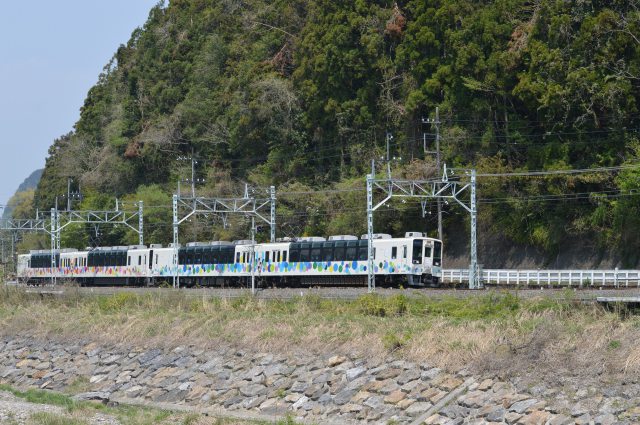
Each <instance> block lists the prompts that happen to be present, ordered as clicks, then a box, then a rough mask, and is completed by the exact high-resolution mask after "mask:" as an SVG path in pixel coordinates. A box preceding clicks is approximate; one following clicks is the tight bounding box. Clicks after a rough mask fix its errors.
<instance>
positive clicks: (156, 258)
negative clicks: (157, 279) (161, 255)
mask: <svg viewBox="0 0 640 425" xmlns="http://www.w3.org/2000/svg"><path fill="white" fill-rule="evenodd" d="M157 265H158V254H156V266H157Z"/></svg>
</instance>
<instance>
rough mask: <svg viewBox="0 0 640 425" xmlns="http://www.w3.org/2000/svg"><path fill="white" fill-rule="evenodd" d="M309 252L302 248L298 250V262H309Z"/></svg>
mask: <svg viewBox="0 0 640 425" xmlns="http://www.w3.org/2000/svg"><path fill="white" fill-rule="evenodd" d="M309 251H310V250H309V248H302V249H301V250H300V261H302V262H304V261H309V259H310V258H311V257H310V255H309Z"/></svg>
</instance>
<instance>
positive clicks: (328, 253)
mask: <svg viewBox="0 0 640 425" xmlns="http://www.w3.org/2000/svg"><path fill="white" fill-rule="evenodd" d="M322 261H327V262H329V261H333V243H332V242H325V243H324V244H323V246H322Z"/></svg>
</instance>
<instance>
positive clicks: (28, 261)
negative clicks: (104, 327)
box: [17, 232, 443, 287]
mask: <svg viewBox="0 0 640 425" xmlns="http://www.w3.org/2000/svg"><path fill="white" fill-rule="evenodd" d="M372 245H373V264H374V273H375V276H376V283H377V284H378V285H384V284H388V285H390V286H398V285H407V286H412V287H426V286H438V285H439V284H440V280H441V278H442V248H443V246H442V241H440V240H438V239H434V238H429V237H427V236H426V235H425V234H423V233H421V232H407V233H406V234H405V235H404V237H396V238H394V237H392V236H391V235H389V234H382V233H377V234H373V238H372ZM176 253H177V265H176V261H175V256H176ZM52 254H53V255H52ZM53 258H55V267H52V266H53V262H52V260H53ZM367 258H368V240H367V235H362V236H361V237H360V238H358V237H357V236H353V235H336V236H330V237H329V238H324V237H301V238H293V239H286V240H278V241H276V242H275V243H253V242H252V241H250V240H238V241H233V242H229V241H214V242H190V243H187V244H186V245H185V246H179V245H176V246H173V244H169V246H166V247H165V246H162V245H158V244H153V245H149V246H146V245H130V246H111V247H98V248H93V249H89V248H87V249H85V250H77V249H60V250H54V251H53V253H52V251H51V250H37V251H31V252H30V253H29V254H23V255H20V256H18V264H17V277H18V279H19V281H20V282H24V283H28V284H46V283H48V282H50V281H51V280H52V279H53V278H54V277H55V278H56V279H66V280H73V281H75V282H77V283H79V284H80V285H86V286H89V285H110V286H115V285H126V286H158V285H163V284H173V282H174V280H177V281H178V282H179V284H180V286H188V287H189V286H221V287H225V286H242V285H247V284H248V283H249V282H250V279H251V278H253V279H254V280H255V282H257V284H259V285H264V286H274V287H275V286H305V285H307V286H311V285H354V286H357V285H366V282H367V276H368V270H367V268H368V267H369V262H368V260H367Z"/></svg>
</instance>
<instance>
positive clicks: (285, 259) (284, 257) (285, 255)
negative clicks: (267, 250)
mask: <svg viewBox="0 0 640 425" xmlns="http://www.w3.org/2000/svg"><path fill="white" fill-rule="evenodd" d="M282 261H285V262H286V261H287V251H282Z"/></svg>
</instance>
